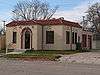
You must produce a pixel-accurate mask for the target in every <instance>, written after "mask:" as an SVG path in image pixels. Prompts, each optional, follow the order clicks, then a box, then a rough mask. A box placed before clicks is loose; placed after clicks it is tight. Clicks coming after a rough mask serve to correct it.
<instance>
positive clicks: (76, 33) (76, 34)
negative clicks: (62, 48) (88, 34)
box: [75, 33, 77, 44]
mask: <svg viewBox="0 0 100 75" xmlns="http://www.w3.org/2000/svg"><path fill="white" fill-rule="evenodd" d="M76 43H77V33H75V44H76Z"/></svg>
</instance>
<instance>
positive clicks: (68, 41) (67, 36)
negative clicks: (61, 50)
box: [66, 31, 70, 44]
mask: <svg viewBox="0 0 100 75" xmlns="http://www.w3.org/2000/svg"><path fill="white" fill-rule="evenodd" d="M69 43H70V33H69V31H66V44H69Z"/></svg>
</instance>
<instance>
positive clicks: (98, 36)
mask: <svg viewBox="0 0 100 75" xmlns="http://www.w3.org/2000/svg"><path fill="white" fill-rule="evenodd" d="M93 49H100V33H94V34H93Z"/></svg>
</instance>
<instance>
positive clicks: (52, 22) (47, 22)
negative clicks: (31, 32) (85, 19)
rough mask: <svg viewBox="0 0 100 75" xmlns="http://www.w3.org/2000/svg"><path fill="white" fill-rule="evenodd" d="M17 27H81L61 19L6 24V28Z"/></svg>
mask: <svg viewBox="0 0 100 75" xmlns="http://www.w3.org/2000/svg"><path fill="white" fill-rule="evenodd" d="M19 25H67V26H72V27H78V28H81V26H80V25H79V24H78V23H75V22H70V21H66V20H62V19H50V20H29V21H12V22H10V23H8V24H7V25H6V26H7V27H12V26H19Z"/></svg>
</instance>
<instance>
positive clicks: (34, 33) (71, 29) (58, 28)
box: [6, 18, 92, 50]
mask: <svg viewBox="0 0 100 75" xmlns="http://www.w3.org/2000/svg"><path fill="white" fill-rule="evenodd" d="M76 43H81V44H82V48H87V49H89V48H92V32H87V31H83V29H82V27H81V26H80V25H79V24H78V23H75V22H70V21H66V20H64V19H62V18H59V19H50V20H30V21H12V22H10V23H8V24H7V25H6V46H7V48H8V49H15V50H25V49H33V50H76Z"/></svg>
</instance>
